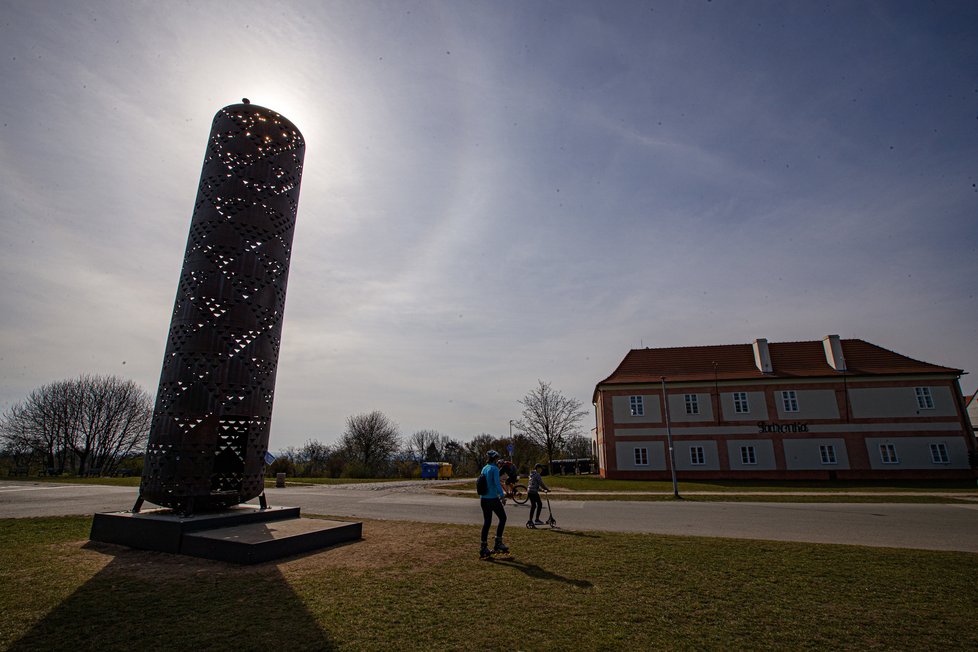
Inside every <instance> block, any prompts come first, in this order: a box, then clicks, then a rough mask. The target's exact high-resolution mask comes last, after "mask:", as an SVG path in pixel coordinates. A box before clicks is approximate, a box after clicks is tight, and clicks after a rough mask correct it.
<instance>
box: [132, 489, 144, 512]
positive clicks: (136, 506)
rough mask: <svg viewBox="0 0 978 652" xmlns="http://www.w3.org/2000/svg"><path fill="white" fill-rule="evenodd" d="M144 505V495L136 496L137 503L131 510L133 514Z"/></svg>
mask: <svg viewBox="0 0 978 652" xmlns="http://www.w3.org/2000/svg"><path fill="white" fill-rule="evenodd" d="M142 506H143V495H142V494H139V496H137V497H136V504H135V505H133V506H132V509H130V510H129V511H130V512H132V513H133V514H138V513H139V510H140V508H141V507H142Z"/></svg>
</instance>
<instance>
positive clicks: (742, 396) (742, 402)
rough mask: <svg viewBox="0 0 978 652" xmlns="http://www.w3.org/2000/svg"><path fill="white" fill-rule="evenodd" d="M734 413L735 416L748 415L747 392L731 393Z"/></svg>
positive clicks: (748, 402)
mask: <svg viewBox="0 0 978 652" xmlns="http://www.w3.org/2000/svg"><path fill="white" fill-rule="evenodd" d="M733 404H734V412H736V413H737V414H750V401H748V400H747V392H734V393H733Z"/></svg>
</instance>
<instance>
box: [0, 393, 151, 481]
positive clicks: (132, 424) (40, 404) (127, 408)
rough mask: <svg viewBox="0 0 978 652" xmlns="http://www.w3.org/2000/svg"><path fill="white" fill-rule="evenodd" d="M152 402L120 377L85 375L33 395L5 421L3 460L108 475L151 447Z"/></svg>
mask: <svg viewBox="0 0 978 652" xmlns="http://www.w3.org/2000/svg"><path fill="white" fill-rule="evenodd" d="M152 417H153V400H152V398H151V397H150V395H149V394H148V393H147V392H146V391H145V390H144V389H142V388H141V387H139V385H137V384H136V383H135V382H133V381H131V380H125V379H122V378H119V377H117V376H92V375H85V376H80V377H79V378H75V379H72V380H61V381H57V382H54V383H49V384H47V385H44V386H43V387H39V388H37V389H35V390H34V391H32V392H31V393H30V394H29V395H28V396H27V398H26V399H24V400H23V401H21V402H20V403H16V404H14V405H13V406H11V407H10V408H9V409H8V410H6V411H5V412H4V414H3V415H2V416H0V441H2V445H3V453H4V456H5V457H7V459H8V460H9V461H10V462H11V463H12V464H13V466H14V467H15V468H20V469H26V468H29V467H30V466H31V465H32V464H33V465H37V466H39V467H41V468H42V469H43V470H44V471H46V472H48V473H51V474H56V475H61V474H64V473H70V474H75V475H89V474H100V475H108V474H111V473H113V472H114V471H116V470H117V468H118V466H119V465H120V464H121V463H122V462H123V461H125V460H127V459H129V458H132V457H133V456H134V455H138V454H142V453H143V451H144V450H145V446H146V436H147V434H148V433H149V425H150V421H151V420H152Z"/></svg>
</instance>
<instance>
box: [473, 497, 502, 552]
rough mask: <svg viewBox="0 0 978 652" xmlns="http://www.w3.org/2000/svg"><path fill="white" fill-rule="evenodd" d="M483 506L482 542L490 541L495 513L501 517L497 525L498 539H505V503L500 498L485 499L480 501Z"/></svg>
mask: <svg viewBox="0 0 978 652" xmlns="http://www.w3.org/2000/svg"><path fill="white" fill-rule="evenodd" d="M479 503H480V504H481V505H482V542H483V543H485V542H486V541H488V540H489V539H488V537H489V526H490V525H492V515H493V512H495V514H496V516H498V517H499V524H498V525H496V538H497V539H502V538H503V528H505V527H506V510H505V509H503V501H501V500H499V499H498V498H483V499H482V500H480V501H479Z"/></svg>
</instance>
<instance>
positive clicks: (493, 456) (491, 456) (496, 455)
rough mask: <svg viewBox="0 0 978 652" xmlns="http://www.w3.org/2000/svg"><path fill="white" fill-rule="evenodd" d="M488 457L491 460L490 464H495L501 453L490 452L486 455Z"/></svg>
mask: <svg viewBox="0 0 978 652" xmlns="http://www.w3.org/2000/svg"><path fill="white" fill-rule="evenodd" d="M486 457H488V458H489V461H490V462H495V461H496V460H497V459H499V453H497V452H496V451H489V452H488V453H486Z"/></svg>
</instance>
